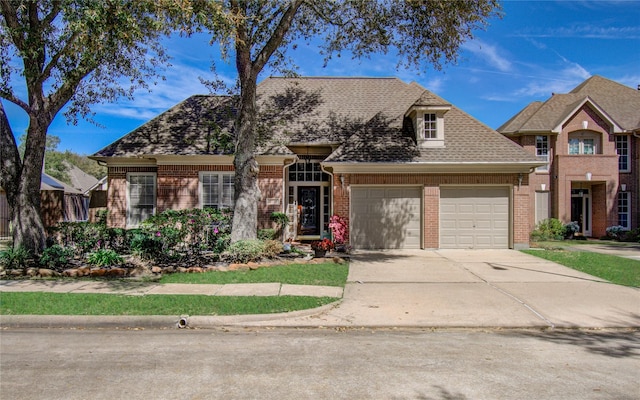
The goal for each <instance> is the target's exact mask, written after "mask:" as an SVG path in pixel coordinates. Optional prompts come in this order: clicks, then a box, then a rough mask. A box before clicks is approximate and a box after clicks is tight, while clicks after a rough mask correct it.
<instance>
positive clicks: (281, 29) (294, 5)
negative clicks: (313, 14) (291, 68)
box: [252, 0, 304, 76]
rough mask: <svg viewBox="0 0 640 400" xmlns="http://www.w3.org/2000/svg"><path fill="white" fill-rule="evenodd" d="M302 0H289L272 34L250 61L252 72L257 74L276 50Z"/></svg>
mask: <svg viewBox="0 0 640 400" xmlns="http://www.w3.org/2000/svg"><path fill="white" fill-rule="evenodd" d="M303 2H304V1H303V0H294V1H291V4H290V5H289V8H287V10H286V11H285V12H284V14H283V15H282V18H281V19H280V22H279V23H278V26H277V27H276V29H275V30H274V31H273V34H272V35H271V36H270V37H269V40H268V41H267V43H266V44H265V45H264V47H263V48H262V50H260V53H258V55H257V56H256V59H255V60H254V61H253V62H252V68H253V73H254V74H255V76H258V73H259V72H260V71H262V68H264V66H265V65H266V64H267V62H268V61H269V59H270V58H271V56H272V55H273V53H274V52H275V51H276V50H278V48H279V47H280V44H281V43H282V39H283V38H284V36H285V35H286V34H287V32H288V31H289V28H291V24H292V22H293V18H294V17H295V16H296V13H297V12H298V9H299V8H300V6H301V5H302V3H303Z"/></svg>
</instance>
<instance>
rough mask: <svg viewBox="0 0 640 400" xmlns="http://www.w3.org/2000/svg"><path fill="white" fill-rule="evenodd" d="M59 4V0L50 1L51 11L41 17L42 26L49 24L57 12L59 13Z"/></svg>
mask: <svg viewBox="0 0 640 400" xmlns="http://www.w3.org/2000/svg"><path fill="white" fill-rule="evenodd" d="M60 6H61V2H60V1H53V2H52V5H51V11H50V12H49V14H47V15H46V16H45V17H44V18H42V25H43V26H47V25H51V23H52V22H53V20H55V19H56V17H57V16H58V14H59V13H60Z"/></svg>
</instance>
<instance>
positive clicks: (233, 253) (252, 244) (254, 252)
mask: <svg viewBox="0 0 640 400" xmlns="http://www.w3.org/2000/svg"><path fill="white" fill-rule="evenodd" d="M263 254H264V242H263V241H262V240H257V239H254V240H239V241H237V242H235V243H232V244H231V245H229V247H228V248H227V250H226V251H225V252H224V254H223V258H224V259H225V260H226V261H228V262H239V263H247V262H251V261H258V260H260V259H261V258H262V257H263Z"/></svg>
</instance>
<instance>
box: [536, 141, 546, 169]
mask: <svg viewBox="0 0 640 400" xmlns="http://www.w3.org/2000/svg"><path fill="white" fill-rule="evenodd" d="M538 139H544V142H543V143H544V144H545V145H546V146H545V147H546V152H547V154H544V155H542V154H539V152H538V150H540V149H539V148H538ZM536 157H538V159H539V160H540V161H543V160H544V161H546V162H547V163H546V164H545V165H542V166H540V167H537V168H536V172H546V173H548V172H549V135H536Z"/></svg>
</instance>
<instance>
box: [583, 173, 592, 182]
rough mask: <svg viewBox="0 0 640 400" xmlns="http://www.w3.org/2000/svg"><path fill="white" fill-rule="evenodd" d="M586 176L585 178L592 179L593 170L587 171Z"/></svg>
mask: <svg viewBox="0 0 640 400" xmlns="http://www.w3.org/2000/svg"><path fill="white" fill-rule="evenodd" d="M584 176H585V178H587V180H588V181H590V180H591V177H592V176H593V174H592V173H591V172H587V173H586V174H585V175H584Z"/></svg>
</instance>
